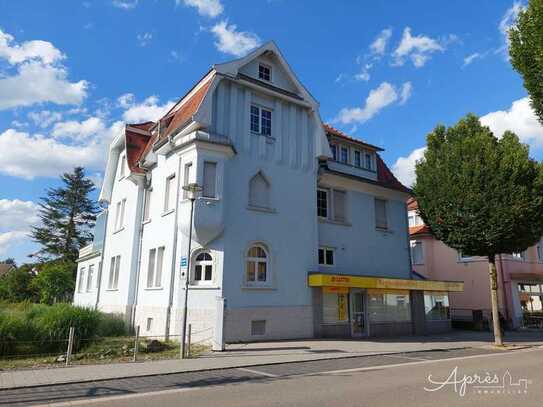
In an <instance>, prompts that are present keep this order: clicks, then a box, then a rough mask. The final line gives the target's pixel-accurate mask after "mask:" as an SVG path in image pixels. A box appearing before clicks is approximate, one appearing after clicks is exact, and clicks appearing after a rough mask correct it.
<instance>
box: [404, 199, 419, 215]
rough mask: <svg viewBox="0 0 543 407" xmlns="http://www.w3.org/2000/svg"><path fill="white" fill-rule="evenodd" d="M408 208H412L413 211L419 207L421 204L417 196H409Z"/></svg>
mask: <svg viewBox="0 0 543 407" xmlns="http://www.w3.org/2000/svg"><path fill="white" fill-rule="evenodd" d="M407 209H408V210H410V211H413V210H415V209H419V204H418V202H417V200H416V199H415V198H413V197H412V196H411V197H409V199H408V200H407Z"/></svg>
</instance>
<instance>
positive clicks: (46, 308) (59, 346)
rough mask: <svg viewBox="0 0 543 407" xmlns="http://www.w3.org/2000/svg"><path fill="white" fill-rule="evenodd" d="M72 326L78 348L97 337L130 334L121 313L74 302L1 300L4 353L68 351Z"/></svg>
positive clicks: (0, 349) (0, 348) (0, 351)
mask: <svg viewBox="0 0 543 407" xmlns="http://www.w3.org/2000/svg"><path fill="white" fill-rule="evenodd" d="M70 326H73V327H74V328H75V337H76V343H75V346H76V348H78V347H79V345H80V343H82V342H80V340H82V339H84V340H85V342H84V343H85V344H89V343H90V342H91V341H92V340H93V339H95V338H97V337H103V336H122V335H127V334H128V328H127V326H126V324H125V322H124V320H123V319H122V318H121V317H120V316H118V315H111V314H104V313H102V312H99V311H96V310H91V309H88V308H82V307H76V306H73V305H70V304H55V305H44V304H31V303H18V304H6V303H0V356H6V355H13V354H15V353H20V354H43V353H51V352H64V351H65V350H66V339H67V338H68V333H69V329H70Z"/></svg>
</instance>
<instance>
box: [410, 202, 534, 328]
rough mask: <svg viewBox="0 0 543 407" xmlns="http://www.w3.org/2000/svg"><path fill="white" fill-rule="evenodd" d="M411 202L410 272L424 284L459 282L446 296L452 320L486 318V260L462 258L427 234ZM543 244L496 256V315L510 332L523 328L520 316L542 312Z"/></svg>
mask: <svg viewBox="0 0 543 407" xmlns="http://www.w3.org/2000/svg"><path fill="white" fill-rule="evenodd" d="M417 210H418V205H417V202H416V201H415V200H414V199H412V198H410V199H409V200H408V219H409V233H410V238H411V259H412V262H413V268H414V270H415V272H416V273H418V274H420V275H421V276H423V277H425V278H430V279H451V280H460V281H463V282H464V291H463V292H455V293H451V295H450V302H451V303H450V307H451V310H452V314H453V315H452V317H453V319H454V320H458V321H459V322H461V321H474V320H475V321H477V320H478V319H480V318H481V317H482V318H483V319H485V320H486V321H489V320H490V318H491V305H490V281H489V277H488V260H487V259H486V258H484V257H469V256H463V255H462V254H461V253H459V252H457V251H456V250H454V249H452V248H450V247H448V246H447V245H445V244H444V243H443V242H441V241H439V240H437V239H435V238H434V237H433V236H432V235H431V234H430V229H429V228H428V226H426V225H425V224H424V222H423V221H422V219H421V218H420V216H419V215H418V213H417ZM542 243H543V242H540V243H539V244H537V245H536V246H533V247H530V248H528V250H526V251H525V252H523V253H514V254H501V255H498V256H497V257H496V268H497V274H498V301H499V304H500V309H499V310H500V314H501V315H502V317H503V318H504V319H505V320H506V321H507V324H508V326H509V327H511V328H518V327H520V326H522V324H523V316H525V315H527V316H529V315H530V314H534V313H536V314H537V313H539V315H540V316H541V313H542V312H543V309H542V300H543V246H542Z"/></svg>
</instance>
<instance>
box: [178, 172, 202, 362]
mask: <svg viewBox="0 0 543 407" xmlns="http://www.w3.org/2000/svg"><path fill="white" fill-rule="evenodd" d="M202 189H203V188H202V187H201V186H200V185H198V184H197V183H196V182H194V183H192V184H188V185H185V186H184V187H183V190H184V191H187V198H188V199H189V200H190V220H189V247H188V250H187V273H186V276H185V306H184V307H183V327H182V330H181V359H185V357H186V349H185V346H186V344H185V341H186V338H185V336H186V334H187V314H188V309H187V307H188V298H189V278H190V250H191V243H192V222H193V217H194V201H195V200H196V198H197V197H198V192H201V191H202Z"/></svg>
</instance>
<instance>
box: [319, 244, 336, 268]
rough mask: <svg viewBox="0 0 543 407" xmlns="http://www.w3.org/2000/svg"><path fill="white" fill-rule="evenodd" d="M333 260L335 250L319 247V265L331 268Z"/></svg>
mask: <svg viewBox="0 0 543 407" xmlns="http://www.w3.org/2000/svg"><path fill="white" fill-rule="evenodd" d="M334 258H335V250H334V249H333V248H331V247H324V246H321V247H319V265H320V266H333V265H334V260H335V259H334Z"/></svg>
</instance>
